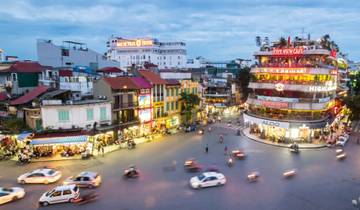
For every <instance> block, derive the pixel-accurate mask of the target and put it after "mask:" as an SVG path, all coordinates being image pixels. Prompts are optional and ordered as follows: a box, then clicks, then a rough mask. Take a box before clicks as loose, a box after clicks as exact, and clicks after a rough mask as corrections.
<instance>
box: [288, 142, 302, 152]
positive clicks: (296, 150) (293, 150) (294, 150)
mask: <svg viewBox="0 0 360 210" xmlns="http://www.w3.org/2000/svg"><path fill="white" fill-rule="evenodd" d="M289 148H290V152H292V153H299V151H300V150H299V146H298V145H297V144H292V145H290V147H289Z"/></svg>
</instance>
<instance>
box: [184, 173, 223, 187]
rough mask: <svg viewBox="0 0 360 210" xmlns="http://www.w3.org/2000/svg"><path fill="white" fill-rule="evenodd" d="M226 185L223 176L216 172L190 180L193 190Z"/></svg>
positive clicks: (203, 174)
mask: <svg viewBox="0 0 360 210" xmlns="http://www.w3.org/2000/svg"><path fill="white" fill-rule="evenodd" d="M225 183H226V178H225V176H224V174H222V173H217V172H205V173H202V174H200V175H198V176H194V177H192V178H191V179H190V186H191V187H192V188H194V189H200V188H203V187H213V186H220V185H224V184H225Z"/></svg>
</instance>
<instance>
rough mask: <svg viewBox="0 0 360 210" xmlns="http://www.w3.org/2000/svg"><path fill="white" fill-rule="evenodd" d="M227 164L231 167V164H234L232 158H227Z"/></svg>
mask: <svg viewBox="0 0 360 210" xmlns="http://www.w3.org/2000/svg"><path fill="white" fill-rule="evenodd" d="M227 165H228V166H229V167H232V166H233V165H234V161H233V159H232V158H229V159H228V161H227Z"/></svg>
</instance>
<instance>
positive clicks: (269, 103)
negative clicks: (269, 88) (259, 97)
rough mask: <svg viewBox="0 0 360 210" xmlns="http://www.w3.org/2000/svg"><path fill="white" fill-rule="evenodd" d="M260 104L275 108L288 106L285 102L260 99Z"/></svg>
mask: <svg viewBox="0 0 360 210" xmlns="http://www.w3.org/2000/svg"><path fill="white" fill-rule="evenodd" d="M261 105H263V106H265V107H270V108H276V109H285V108H288V103H286V102H276V101H261Z"/></svg>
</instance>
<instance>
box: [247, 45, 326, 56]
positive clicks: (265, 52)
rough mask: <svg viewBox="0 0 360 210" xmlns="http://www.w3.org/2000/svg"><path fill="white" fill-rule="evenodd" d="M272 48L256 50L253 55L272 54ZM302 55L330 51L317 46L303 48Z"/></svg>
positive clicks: (324, 53)
mask: <svg viewBox="0 0 360 210" xmlns="http://www.w3.org/2000/svg"><path fill="white" fill-rule="evenodd" d="M272 50H273V49H269V50H264V51H258V52H255V53H254V56H272V55H273V51H272ZM304 55H330V51H329V50H327V49H322V48H319V47H314V48H313V49H311V48H309V49H304ZM283 57H289V55H283Z"/></svg>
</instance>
